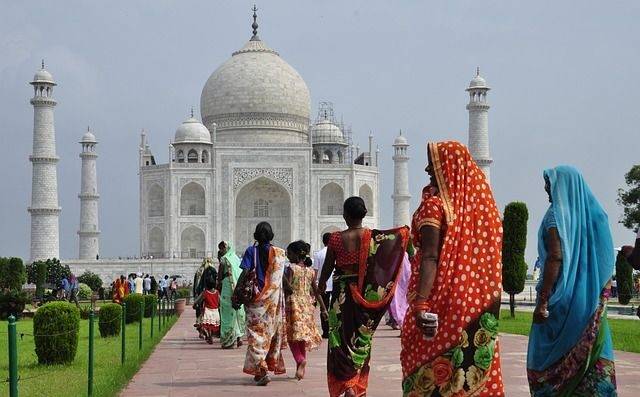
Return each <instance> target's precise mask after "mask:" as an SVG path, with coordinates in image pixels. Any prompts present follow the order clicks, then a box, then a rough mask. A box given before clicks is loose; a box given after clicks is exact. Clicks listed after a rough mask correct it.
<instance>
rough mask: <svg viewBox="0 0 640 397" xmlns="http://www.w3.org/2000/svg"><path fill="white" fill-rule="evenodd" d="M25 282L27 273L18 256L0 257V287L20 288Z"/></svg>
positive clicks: (5, 288) (4, 288)
mask: <svg viewBox="0 0 640 397" xmlns="http://www.w3.org/2000/svg"><path fill="white" fill-rule="evenodd" d="M26 282H27V273H26V271H25V268H24V264H23V263H22V259H20V258H0V289H1V290H11V291H14V290H20V289H22V285H23V284H24V283H26Z"/></svg>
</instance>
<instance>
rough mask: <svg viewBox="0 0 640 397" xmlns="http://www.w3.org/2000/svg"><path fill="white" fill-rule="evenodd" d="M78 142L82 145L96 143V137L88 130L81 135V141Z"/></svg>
mask: <svg viewBox="0 0 640 397" xmlns="http://www.w3.org/2000/svg"><path fill="white" fill-rule="evenodd" d="M80 142H82V143H96V142H97V141H96V136H95V135H93V134H92V133H91V131H90V130H89V129H87V132H85V133H84V135H82V139H81V140H80Z"/></svg>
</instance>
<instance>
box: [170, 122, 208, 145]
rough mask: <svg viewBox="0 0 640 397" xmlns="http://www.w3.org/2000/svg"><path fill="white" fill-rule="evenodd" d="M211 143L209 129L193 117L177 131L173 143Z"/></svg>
mask: <svg viewBox="0 0 640 397" xmlns="http://www.w3.org/2000/svg"><path fill="white" fill-rule="evenodd" d="M185 142H189V143H211V134H210V133H209V130H208V129H207V127H205V126H204V125H203V124H202V123H201V122H199V121H198V120H196V119H195V118H193V117H189V118H188V119H186V120H185V121H183V122H182V124H180V126H179V127H178V129H177V130H176V135H175V137H174V141H173V143H185Z"/></svg>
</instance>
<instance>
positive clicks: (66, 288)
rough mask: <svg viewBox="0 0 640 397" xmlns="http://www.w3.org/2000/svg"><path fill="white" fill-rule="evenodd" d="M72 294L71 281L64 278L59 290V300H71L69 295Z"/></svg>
mask: <svg viewBox="0 0 640 397" xmlns="http://www.w3.org/2000/svg"><path fill="white" fill-rule="evenodd" d="M70 292H71V284H69V280H68V279H67V277H66V276H65V277H63V278H62V280H61V282H60V287H59V289H58V299H65V300H66V299H69V293H70Z"/></svg>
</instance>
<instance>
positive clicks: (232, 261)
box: [218, 241, 245, 349]
mask: <svg viewBox="0 0 640 397" xmlns="http://www.w3.org/2000/svg"><path fill="white" fill-rule="evenodd" d="M218 260H219V261H220V267H219V268H218V290H219V291H220V344H221V345H222V348H223V349H232V348H233V347H240V346H242V340H241V338H242V336H243V335H244V323H245V315H244V307H242V306H241V307H240V308H239V309H238V310H235V309H234V308H233V307H232V306H231V296H232V295H233V290H234V289H235V288H236V283H237V282H238V277H240V273H242V270H241V269H240V258H238V255H236V252H235V251H234V250H233V247H232V246H231V244H229V243H228V242H226V241H222V242H220V244H218Z"/></svg>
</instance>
